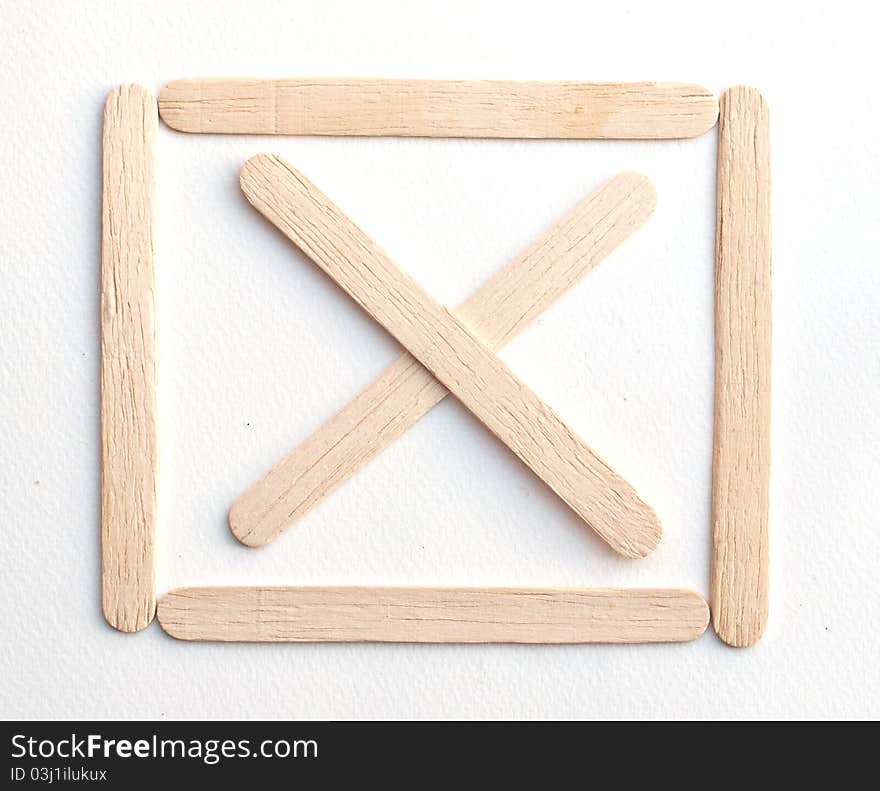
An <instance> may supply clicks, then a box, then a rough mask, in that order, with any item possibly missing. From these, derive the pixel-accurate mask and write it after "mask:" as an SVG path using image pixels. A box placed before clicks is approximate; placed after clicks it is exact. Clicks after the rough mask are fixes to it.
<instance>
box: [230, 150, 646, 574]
mask: <svg viewBox="0 0 880 791" xmlns="http://www.w3.org/2000/svg"><path fill="white" fill-rule="evenodd" d="M618 178H630V179H632V178H636V179H641V177H637V176H636V177H633V176H623V177H618ZM638 185H640V186H641V187H642V188H643V189H644V188H645V180H644V179H641V182H639V183H638ZM638 185H637V186H638ZM241 186H242V190H243V191H244V193H245V195H246V197H247V198H248V200H249V201H250V202H251V203H252V204H253V205H254V206H255V208H257V210H258V211H260V212H261V213H262V214H263V215H264V216H266V218H267V219H269V220H270V222H272V223H273V224H274V225H276V226H277V227H278V228H279V229H280V230H281V231H282V232H283V233H284V234H285V235H286V236H287V237H288V238H289V239H290V240H291V241H293V242H294V244H296V245H297V246H298V247H299V248H300V249H301V250H302V251H303V252H305V253H306V255H308V256H309V257H310V258H312V260H313V261H315V263H317V264H318V266H320V267H321V269H323V270H324V272H325V273H326V274H328V275H329V276H330V277H331V278H333V279H334V280H335V281H336V282H337V284H338V285H339V286H340V287H341V288H342V289H343V290H344V291H346V292H347V293H348V294H349V295H350V296H351V297H352V298H353V299H354V300H355V301H356V302H357V303H358V304H359V305H360V306H361V307H362V308H364V309H365V310H366V311H367V312H368V313H369V314H370V315H371V316H372V317H373V318H374V319H376V320H377V321H378V322H379V323H380V324H381V325H382V326H383V327H385V329H386V330H388V331H389V332H390V333H391V334H392V335H393V336H394V337H395V338H396V339H397V340H398V342H400V343H401V345H403V346H404V348H406V349H407V350H408V351H409V352H410V354H411V355H412V357H411V358H407V356H405V357H404V358H401V360H402V361H403V365H404V366H406V367H408V366H410V365H412V364H413V363H415V364H416V367H421V366H423V368H422V370H424V371H425V375H426V376H427V378H428V379H430V380H434V379H436V380H437V381H438V382H439V384H440V393H439V397H438V398H436V400H434V402H433V403H430V404H429V406H428V408H427V409H425V410H424V411H425V412H426V411H427V410H428V409H429V408H430V407H431V406H433V405H434V403H436V402H437V401H439V400H440V398H442V397H443V395H445V390H444V389H443V388H444V387H445V388H446V390H448V391H449V392H451V393H453V395H455V396H456V397H457V398H458V399H459V401H461V402H462V404H463V405H464V406H465V407H466V408H467V409H468V410H469V411H471V412H472V413H473V414H474V415H475V416H476V417H477V418H478V419H480V420H481V421H482V422H483V423H484V424H485V425H486V426H487V428H489V430H490V431H492V432H493V433H494V434H495V435H496V436H497V437H498V438H499V439H500V440H501V441H502V442H504V443H505V444H506V445H507V446H508V447H509V448H510V449H511V450H512V451H513V452H514V453H515V454H516V455H517V456H518V457H519V458H520V459H521V460H522V461H523V462H524V463H525V464H526V465H527V466H529V467H530V468H531V469H532V471H533V472H535V473H536V474H537V475H538V476H539V477H540V478H542V479H543V480H544V481H545V483H547V484H548V485H549V486H550V488H551V489H553V491H554V492H556V494H557V495H559V496H560V497H561V498H562V499H563V501H565V502H566V503H567V504H568V505H569V506H570V507H571V508H572V510H574V511H575V513H577V514H578V515H579V516H580V517H581V518H582V519H583V520H584V521H585V522H587V524H589V525H590V527H592V528H593V530H595V531H596V533H598V534H599V536H600V537H601V538H603V539H604V540H605V541H606V542H607V543H608V544H609V545H610V546H611V548H612V549H614V550H615V551H616V552H618V553H620V554H622V555H624V556H627V557H633V558H636V557H644V556H645V555H647V554H649V553H650V552H651V551H652V550H653V549H654V548H655V547H656V546H657V543H658V542H659V540H660V535H661V528H660V523H659V520H658V519H657V516H656V514H655V513H654V511H653V510H652V509H651V508H650V507H649V506H648V505H647V504H645V503H644V502H643V501H642V500H641V499H640V498H639V496H638V494H637V493H636V491H635V489H634V488H633V487H632V486H631V485H630V484H629V483H627V482H626V481H625V480H624V479H623V478H621V477H620V476H619V475H618V474H617V473H616V472H614V470H612V469H611V468H610V467H609V466H608V464H607V463H606V462H604V461H603V460H602V459H601V458H600V457H599V456H598V455H597V454H596V453H595V452H594V451H593V450H592V449H591V448H590V447H589V446H587V445H586V443H585V442H584V441H583V440H582V439H580V437H578V436H577V435H576V434H575V433H574V432H573V431H572V430H571V429H570V428H569V427H568V426H566V425H565V423H563V422H562V420H561V419H560V418H559V417H558V416H557V415H556V414H555V412H553V411H552V410H551V409H550V408H549V407H548V406H547V405H546V404H544V403H543V402H542V401H541V400H540V399H539V398H538V397H537V396H536V395H535V394H534V393H533V392H532V391H531V390H530V389H529V388H528V387H527V386H526V385H525V384H524V383H522V382H521V381H520V380H519V379H518V378H517V377H516V376H515V375H514V373H513V372H512V371H511V370H510V369H509V368H508V367H507V366H506V365H505V364H504V363H503V362H502V361H501V360H500V359H499V358H498V357H497V356H496V355H495V353H494V352H493V351H492V350H491V348H490V347H491V346H493V345H500V343H501V342H503V340H505V339H506V337H507V336H509V335H511V334H512V332H513V331H514V330H515V329H517V328H518V327H516V326H515V327H514V328H512V329H510V330H507V331H506V332H505V331H504V329H505V328H501V327H499V328H498V329H497V330H496V332H497V333H498V334H500V338H499V337H497V336H496V338H493V337H492V333H491V332H490V333H488V337H487V334H485V333H484V332H483V331H482V330H481V328H480V327H479V326H477V327H475V328H474V329H471V327H470V326H469V324H468V323H465V321H463V320H462V318H460V317H459V316H457V315H456V314H453V313H452V312H450V311H449V310H447V309H446V308H444V307H443V306H442V305H440V304H439V303H437V302H436V301H435V300H433V299H432V298H431V297H430V296H429V295H428V294H427V293H426V292H425V291H424V290H423V289H422V288H421V287H420V286H419V285H418V284H417V283H416V282H415V281H414V280H412V278H410V277H409V276H408V275H406V274H405V273H403V272H401V271H400V270H399V269H398V268H397V267H396V266H395V265H394V263H393V262H392V261H391V260H390V259H389V258H388V257H387V255H386V254H385V253H384V252H383V251H382V250H381V249H380V248H379V247H378V246H377V245H376V244H375V243H374V242H373V241H372V240H371V239H369V237H367V236H366V234H364V233H363V231H361V230H360V228H358V227H357V226H356V225H355V224H354V223H353V222H352V221H351V220H350V219H349V218H348V217H346V216H345V215H344V214H343V213H342V212H341V211H340V210H339V209H338V208H337V207H336V206H335V205H334V204H333V203H332V202H331V201H330V200H329V199H328V198H327V197H326V196H325V195H323V194H322V193H321V192H320V191H319V190H318V189H317V188H316V187H315V186H314V185H313V184H311V183H310V182H309V181H308V180H307V179H306V178H305V177H304V176H302V175H301V174H300V173H298V172H297V171H296V170H295V169H294V168H292V167H291V166H290V165H289V164H287V163H286V162H284V161H283V160H281V159H279V158H277V157H272V156H267V155H258V156H256V157H253V158H252V159H250V160H248V162H246V163H245V165H244V167H243V168H242V172H241ZM631 186H632V185H631ZM647 189H648V194H649V195H650V196H651V200H649V201H648V203H649V206H648V208H647V212H648V213H650V210H651V209H652V208H653V192H652V191H651V190H650V185H647ZM644 211H645V209H644V207H643V208H642V212H644ZM490 283H491V281H490ZM481 293H482V289H481V291H480V292H478V295H479V294H481ZM468 304H469V303H466V307H467V305H468ZM465 318H467V316H466V315H465ZM528 318H529V319H530V318H531V316H528ZM489 320H490V322H491V317H490V319H489ZM475 329H477V330H481V331H480V334H479V335H478V334H477V333H476V332H475V331H474V330H475ZM483 338H486V339H485V340H484V339H483ZM496 340H497V343H494V344H493V341H496ZM412 358H415V359H412ZM400 363H401V361H398V363H395V365H394V366H392V368H394V367H395V366H398V364H400ZM418 363H421V366H418ZM425 369H427V370H425ZM428 372H430V373H428ZM386 373H387V372H386ZM382 378H383V379H384V378H385V376H383V377H382ZM418 417H420V415H417V416H416V417H415V418H414V419H413V420H412V422H415V420H417V419H418ZM404 428H405V427H404ZM401 433H402V432H401ZM284 461H286V460H284ZM284 461H282V463H281V465H284ZM281 465H279V466H281ZM275 469H277V467H276V468H275ZM273 472H274V470H273ZM267 477H268V478H269V479H270V481H271V479H272V473H271V472H270V475H269V476H267ZM276 477H277V476H276ZM282 477H283V476H282ZM276 482H277V481H276ZM266 489H267V487H266V485H265V483H264V482H263V481H261V482H259V483H258V484H256V486H255V487H252V489H251V490H249V491H248V492H247V493H245V495H244V496H243V497H242V498H240V499H239V500H238V501H236V503H235V505H234V506H233V508H232V510H231V511H230V526H231V528H232V530H233V532H234V533H235V535H236V536H237V537H238V538H239V539H240V540H241V541H242V542H243V543H246V544H250V545H260V544H263V543H267V542H268V541H270V540H272V539H273V538H274V537H276V536H277V535H278V534H280V532H281V531H282V530H283V529H284V527H286V526H287V525H286V523H282V524H281V527H280V529H279V527H278V522H277V521H276V522H274V524H273V519H272V518H270V519H268V520H267V519H265V515H266V513H267V510H266V508H265V506H266V505H267V504H268V505H269V511H270V512H271V510H272V506H273V505H274V504H275V503H276V502H277V503H282V504H283V501H284V494H283V491H282V497H281V499H280V500H278V499H274V498H273V494H271V493H270V492H267V491H266ZM267 494H268V495H269V496H268V497H266V495H267ZM276 496H277V495H276ZM255 503H256V504H257V508H254V504H255ZM260 505H262V509H260V507H259V506H260ZM282 510H283V509H282ZM261 515H262V516H263V517H264V518H263V519H262V520H261V518H260V517H261ZM254 516H255V517H256V518H254ZM285 521H287V522H289V520H285Z"/></svg>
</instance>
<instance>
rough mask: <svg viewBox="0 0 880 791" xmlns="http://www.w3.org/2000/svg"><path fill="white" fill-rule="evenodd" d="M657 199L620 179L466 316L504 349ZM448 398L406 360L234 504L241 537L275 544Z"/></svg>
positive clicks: (495, 280)
mask: <svg viewBox="0 0 880 791" xmlns="http://www.w3.org/2000/svg"><path fill="white" fill-rule="evenodd" d="M655 203H656V194H655V192H654V188H653V186H652V185H651V183H650V181H649V180H648V179H647V178H645V177H644V176H641V175H639V174H636V173H623V174H620V175H618V176H615V177H614V178H613V179H611V180H610V181H608V182H606V183H605V184H604V185H602V187H600V188H599V189H598V190H596V191H595V192H594V193H593V194H591V195H590V196H589V197H587V198H586V199H585V200H583V201H582V202H581V203H580V204H578V206H577V207H576V208H575V209H574V211H572V212H571V213H570V214H569V215H568V216H567V217H565V219H563V220H562V221H561V222H560V223H559V224H557V225H556V226H555V227H554V228H553V229H552V230H551V231H550V232H549V233H547V234H546V235H545V236H544V237H543V238H541V239H540V240H538V241H537V242H536V243H535V244H534V245H532V246H531V247H530V248H529V249H528V250H527V251H526V252H525V253H524V254H523V255H522V256H520V257H519V258H517V259H516V260H514V261H513V262H512V263H510V264H509V265H508V266H506V267H504V268H503V269H501V270H500V271H499V272H498V273H497V274H496V275H495V276H494V277H492V278H491V279H490V280H488V281H487V282H486V283H485V284H484V285H483V286H482V287H481V288H479V289H478V290H477V291H476V292H475V293H474V294H473V295H472V296H471V297H470V298H469V299H468V300H467V301H466V302H465V303H464V304H463V305H461V306H460V307H459V308H458V310H457V311H456V312H457V315H458V316H459V317H460V318H461V319H462V320H463V321H465V322H466V323H467V324H468V325H469V326H471V327H472V328H473V329H474V330H475V331H476V332H477V333H478V334H479V336H480V338H481V339H482V340H483V341H484V342H485V343H486V344H487V345H488V346H489V347H490V348H493V349H497V348H500V347H501V346H502V345H503V344H504V343H506V342H507V341H508V340H509V339H510V338H512V337H513V336H514V335H515V334H516V333H517V332H519V331H520V330H522V329H523V328H524V327H525V326H527V325H528V324H529V323H530V322H531V321H532V320H533V319H534V318H535V317H536V316H537V315H539V314H540V313H541V312H542V311H544V310H545V309H546V308H547V307H549V306H550V305H551V304H552V303H553V302H554V300H556V299H557V298H558V297H559V296H560V295H561V294H562V293H564V292H565V291H566V290H567V289H568V288H569V287H570V286H572V285H574V283H576V282H577V281H578V280H579V279H580V278H581V277H583V276H584V275H585V274H586V273H587V272H589V271H591V270H592V269H593V268H594V267H595V266H597V265H598V264H599V262H600V261H601V260H603V259H604V258H605V256H607V255H608V253H610V252H611V251H612V250H613V249H615V248H616V247H617V246H618V245H619V244H620V243H621V242H622V241H623V240H624V239H625V238H626V237H628V236H629V235H630V234H631V233H632V232H633V231H634V230H635V229H636V228H638V227H639V226H640V225H641V224H642V223H643V222H644V221H645V220H646V219H647V218H648V217H649V216H650V214H651V212H652V211H653V209H654V205H655ZM447 393H448V390H447V389H446V388H445V387H443V385H442V384H440V382H438V381H437V380H436V379H435V378H434V376H433V375H432V374H431V373H430V372H429V371H428V370H427V369H426V368H424V367H423V366H422V365H421V364H420V363H419V362H418V361H417V360H416V359H415V358H414V357H413V356H412V355H410V354H406V353H405V354H403V355H402V356H401V357H400V358H398V360H397V361H396V362H394V363H393V364H392V365H391V366H389V367H388V368H387V369H386V370H385V372H384V373H382V374H381V375H380V376H379V377H378V378H377V379H376V380H375V381H373V382H372V383H371V384H370V385H369V386H368V387H367V388H366V389H365V390H363V391H362V392H361V394H360V395H358V396H357V397H356V398H355V399H354V400H353V401H352V402H351V403H349V404H348V406H346V407H345V408H344V409H343V410H342V411H341V412H339V413H338V414H337V415H335V416H334V417H333V418H331V419H330V420H329V421H327V422H326V423H325V424H324V425H323V426H321V428H320V429H318V431H316V432H315V433H314V434H312V436H310V437H309V438H308V439H307V440H306V441H305V442H304V443H303V444H302V445H300V446H299V447H298V448H296V449H295V450H294V451H292V452H291V453H289V454H288V455H287V456H285V457H284V458H283V459H281V460H280V461H279V462H278V463H277V464H276V465H275V466H274V467H272V469H271V470H269V471H268V472H267V473H266V474H265V475H264V476H263V477H262V478H261V479H260V480H259V481H258V482H257V483H255V484H254V485H253V486H252V487H251V488H250V489H248V490H247V491H246V492H245V493H244V494H242V495H241V496H240V497H239V498H238V499H237V500H236V501H235V503H234V504H233V506H232V508H231V510H230V513H229V524H230V528H231V529H232V532H233V533H234V534H235V536H236V537H237V538H238V539H239V541H241V542H242V543H244V544H246V545H248V546H262V545H264V544H267V543H269V542H270V541H273V540H274V539H276V538H277V537H278V536H279V535H281V533H283V532H284V531H285V530H287V528H289V527H290V526H291V525H292V524H293V523H294V522H295V521H296V520H297V519H299V518H300V517H302V516H303V515H304V514H305V513H306V512H307V511H308V510H309V509H311V508H312V507H313V506H314V505H315V504H316V503H317V502H318V501H319V500H320V499H321V498H322V497H324V496H325V495H327V494H328V493H330V492H331V491H333V490H334V489H335V488H336V487H337V486H339V485H340V484H342V483H343V482H344V481H345V480H347V479H348V478H349V477H351V476H352V475H353V474H354V473H355V472H356V471H357V470H358V469H360V468H361V467H362V466H363V465H365V464H366V463H367V462H368V461H370V460H371V459H372V458H373V457H375V456H376V455H378V454H379V453H380V452H381V451H382V450H383V449H384V448H386V447H387V446H388V445H390V444H391V443H392V442H393V441H394V440H395V439H397V437H399V436H401V435H402V434H403V433H404V432H406V431H407V430H408V429H409V428H411V427H412V426H414V425H415V424H416V423H417V422H418V421H419V420H420V419H421V418H422V417H423V416H424V415H426V414H427V413H428V412H429V411H430V410H431V409H432V408H433V407H434V406H435V405H436V404H438V403H440V401H442V400H443V398H445V397H446V395H447Z"/></svg>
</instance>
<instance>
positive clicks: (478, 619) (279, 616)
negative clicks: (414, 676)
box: [158, 586, 709, 643]
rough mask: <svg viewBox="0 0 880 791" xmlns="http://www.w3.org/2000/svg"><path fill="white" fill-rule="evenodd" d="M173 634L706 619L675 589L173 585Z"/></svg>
mask: <svg viewBox="0 0 880 791" xmlns="http://www.w3.org/2000/svg"><path fill="white" fill-rule="evenodd" d="M158 620H159V623H160V624H161V626H162V628H163V629H164V630H165V631H166V632H167V633H168V634H170V635H171V636H172V637H176V638H177V639H179V640H216V641H220V642H252V643H326V642H333V643H339V642H380V643H404V642H406V643H677V642H686V641H688V640H695V639H696V638H697V637H699V636H700V635H701V634H702V633H703V632H704V631H705V629H706V626H707V624H708V623H709V608H708V607H707V606H706V602H705V601H704V600H703V598H702V597H701V596H699V595H698V594H696V593H693V592H692V591H687V590H677V589H642V590H639V589H633V590H613V589H605V588H594V589H589V588H587V589H583V588H573V589H561V588H544V589H540V588H537V589H536V588H387V587H381V588H379V587H377V588H369V587H330V586H327V587H277V588H272V587H256V588H234V587H230V588H178V589H177V590H173V591H171V592H170V593H167V594H165V595H164V596H163V597H162V598H161V599H160V601H159V609H158Z"/></svg>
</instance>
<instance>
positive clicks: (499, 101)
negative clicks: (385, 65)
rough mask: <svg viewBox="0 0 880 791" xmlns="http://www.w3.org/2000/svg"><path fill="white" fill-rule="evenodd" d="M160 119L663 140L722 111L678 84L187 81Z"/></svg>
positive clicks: (296, 129) (695, 128) (250, 128)
mask: <svg viewBox="0 0 880 791" xmlns="http://www.w3.org/2000/svg"><path fill="white" fill-rule="evenodd" d="M159 112H160V113H161V114H162V119H163V120H164V121H165V123H167V124H168V125H169V126H170V127H172V128H173V129H179V130H180V131H182V132H212V133H222V134H261V135H370V136H389V135H390V136H400V137H496V138H497V137H500V138H576V139H602V138H617V139H637V140H658V139H663V138H682V137H695V136H696V135H700V134H702V133H703V132H706V131H708V130H709V129H711V128H712V126H713V125H714V124H715V121H716V119H717V117H718V102H717V101H716V99H715V97H714V95H713V94H711V93H710V92H709V91H707V90H706V89H705V88H702V87H700V86H699V85H689V84H685V83H673V82H668V83H665V82H631V83H625V82H607V83H597V82H594V83H590V82H505V81H489V80H446V81H443V80H387V79H345V78H339V79H286V80H260V79H189V80H175V81H174V82H171V83H169V84H168V85H167V86H166V87H165V89H164V90H163V91H162V93H161V94H160V95H159Z"/></svg>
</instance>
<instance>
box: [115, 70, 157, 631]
mask: <svg viewBox="0 0 880 791" xmlns="http://www.w3.org/2000/svg"><path fill="white" fill-rule="evenodd" d="M157 127H158V114H157V108H156V99H155V97H154V96H153V95H152V94H151V93H149V92H148V91H146V90H145V89H143V88H141V87H140V86H137V85H123V86H120V87H118V88H116V89H115V90H114V91H113V92H112V93H111V94H110V96H109V97H108V98H107V102H106V104H105V107H104V140H103V144H104V175H103V233H102V247H101V449H102V478H101V488H102V501H101V548H102V564H101V565H102V591H103V594H102V600H103V609H104V616H105V618H106V619H107V622H108V623H109V624H110V625H111V626H113V627H115V628H116V629H119V630H121V631H123V632H135V631H138V630H139V629H143V628H144V627H145V626H147V625H148V624H149V623H150V621H151V620H152V619H153V615H154V613H155V609H156V598H155V591H154V568H153V559H154V558H153V556H154V541H155V529H156V310H155V308H156V306H155V288H154V273H153V237H154V230H153V225H154V182H155V144H156V133H157Z"/></svg>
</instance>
